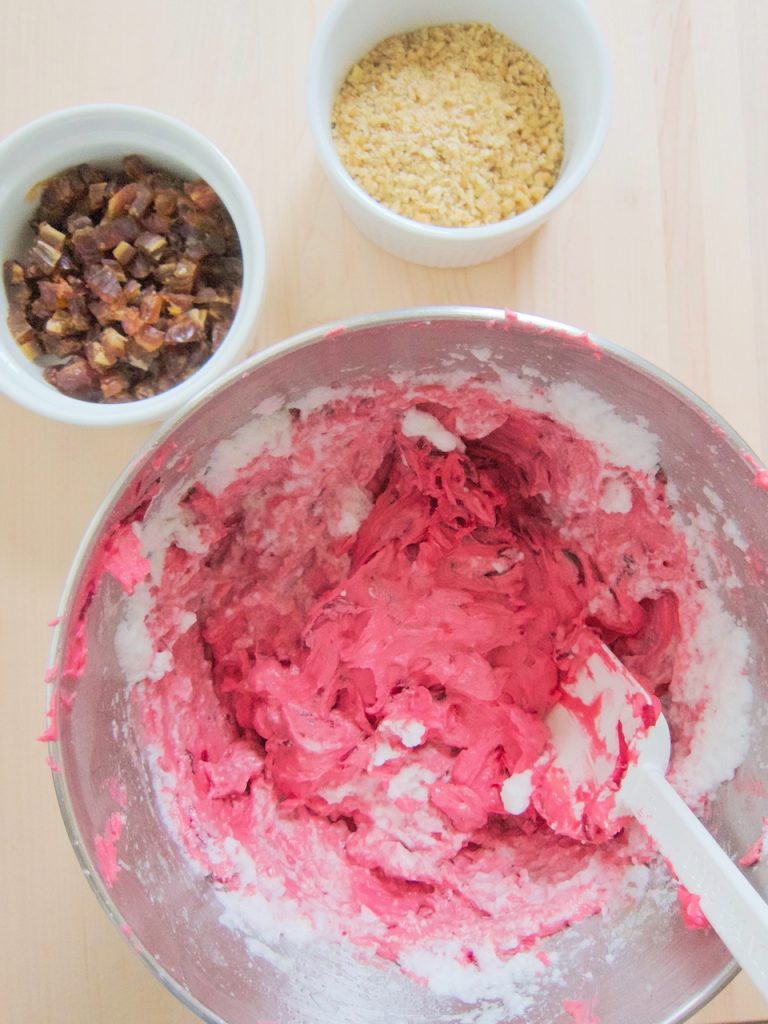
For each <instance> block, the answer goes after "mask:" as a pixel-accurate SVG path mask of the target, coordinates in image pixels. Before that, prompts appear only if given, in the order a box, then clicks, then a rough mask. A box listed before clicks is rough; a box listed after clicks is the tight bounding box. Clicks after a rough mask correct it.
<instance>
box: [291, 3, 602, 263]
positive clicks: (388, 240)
mask: <svg viewBox="0 0 768 1024" xmlns="http://www.w3.org/2000/svg"><path fill="white" fill-rule="evenodd" d="M467 21H474V22H487V23H489V24H491V25H493V26H494V27H495V28H496V29H497V30H498V31H500V32H503V33H505V34H506V35H507V36H509V37H510V38H511V39H512V40H514V42H516V43H518V44H519V45H520V46H522V47H523V48H524V49H526V50H528V51H529V52H530V53H532V54H533V55H534V56H535V57H537V58H538V59H539V60H540V61H541V62H542V63H543V64H544V65H545V67H546V68H547V70H548V71H549V75H550V79H551V81H552V85H553V86H554V88H555V90H556V92H557V94H558V96H559V97H560V103H561V106H562V110H563V120H564V125H565V155H564V159H563V166H562V170H561V172H560V176H559V178H558V180H557V182H556V184H555V186H554V187H553V188H552V190H551V191H550V192H549V193H548V194H547V195H546V196H545V197H544V199H542V200H541V202H539V203H537V204H536V205H535V206H533V207H531V209H529V210H526V211H525V212H524V213H520V214H518V215H517V216H515V217H511V218H509V219H507V220H504V221H500V222H499V223H497V224H486V225H482V226H479V227H466V228H446V227H437V226H433V225H429V224H422V223H419V222H417V221H414V220H410V219H408V218H407V217H403V216H401V215H400V214H397V213H394V212H393V211H392V210H389V209H387V207H385V206H383V205H382V204H381V203H378V202H376V200H375V199H372V198H371V196H370V195H368V193H367V192H365V191H364V190H363V189H362V188H361V187H360V186H359V185H358V184H357V183H356V182H355V181H354V180H353V179H352V177H351V176H350V175H349V173H348V172H347V171H346V170H345V168H344V166H343V164H342V162H341V160H340V159H339V157H338V154H337V152H336V148H335V146H334V143H333V139H332V137H331V110H332V108H333V101H334V99H335V97H336V94H337V92H338V90H339V88H340V86H341V84H342V82H343V81H344V79H345V77H346V75H347V73H348V72H349V69H350V68H351V67H352V65H353V64H354V63H355V62H356V61H358V60H359V59H360V58H361V57H363V56H364V55H365V54H366V53H368V51H369V50H371V49H372V48H373V47H374V46H375V45H376V44H377V43H379V42H380V41H381V40H383V39H385V38H387V37H388V36H390V35H395V34H397V33H400V32H408V31H412V30H413V29H416V28H420V27H423V26H426V25H438V24H446V23H448V22H467ZM611 83H612V76H611V68H610V61H609V58H608V52H607V50H606V47H605V44H604V42H603V40H602V37H601V35H600V32H599V30H598V28H597V26H596V24H595V22H594V20H593V18H592V16H591V14H590V13H589V11H588V10H587V8H586V6H585V5H584V3H583V2H582V0H546V2H544V0H387V2H386V3H371V2H370V0H337V3H336V4H335V5H334V6H333V7H332V8H331V10H330V11H329V13H328V14H327V15H326V17H325V19H324V21H323V22H322V24H321V26H320V28H319V30H318V33H317V36H316V38H315V41H314V44H313V47H312V52H311V56H310V64H309V76H308V81H307V104H308V109H309V123H310V127H311V129H312V133H313V135H314V139H315V143H316V145H317V150H318V154H319V157H320V161H321V163H322V165H323V167H324V169H325V171H326V173H327V174H328V177H329V178H330V180H331V183H332V185H333V187H334V189H335V190H336V193H337V195H338V197H339V200H340V201H341V204H342V206H343V207H344V209H345V210H346V212H347V213H348V214H349V216H350V217H351V218H352V220H353V221H354V222H355V224H356V225H357V226H358V228H359V229H360V230H361V231H362V232H363V233H364V234H365V235H367V236H368V238H370V239H371V240H372V241H373V242H375V243H376V244H377V245H380V246H381V247H382V248H383V249H386V250H388V251H389V252H391V253H394V255H395V256H400V257H402V258H403V259H406V260H411V261H412V262H414V263H423V264H426V265H427V266H436V267H459V266H468V265H469V264H473V263H482V262H483V261H485V260H490V259H494V258H495V257H496V256H500V255H501V254H502V253H505V252H508V251H509V250H510V249H513V248H514V247H515V246H516V245H519V243H520V242H522V241H523V239H525V238H527V237H528V235H530V234H531V233H532V232H533V231H535V230H536V228H538V227H540V226H541V224H542V223H543V222H544V220H545V219H546V218H547V217H548V216H549V215H550V214H551V213H552V212H553V211H554V210H555V209H557V207H558V206H560V204H561V203H562V202H564V200H565V199H567V198H568V196H569V195H570V194H571V193H572V192H573V191H574V189H575V188H576V187H577V185H579V184H580V182H581V181H582V180H583V178H584V177H585V175H586V174H587V172H588V171H589V169H590V167H591V166H592V164H593V162H594V160H595V158H596V157H597V154H598V153H599V151H600V147H601V146H602V143H603V140H604V138H605V133H606V131H607V128H608V121H609V117H610V107H611V93H612V84H611Z"/></svg>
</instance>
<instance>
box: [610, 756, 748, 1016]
mask: <svg viewBox="0 0 768 1024" xmlns="http://www.w3.org/2000/svg"><path fill="white" fill-rule="evenodd" d="M621 802H622V804H623V805H624V806H625V807H626V808H627V809H628V810H630V811H631V812H632V813H633V814H634V816H635V817H636V818H637V820H638V821H639V822H640V824H641V825H643V827H644V828H645V830H646V831H647V832H648V835H649V836H650V837H651V839H652V840H653V841H654V843H655V845H656V848H657V849H658V851H659V853H661V855H662V856H663V857H666V858H667V860H668V861H669V862H670V864H671V865H672V867H673V868H674V871H675V874H676V875H677V877H678V878H679V880H680V882H681V883H682V884H683V885H684V886H685V887H686V889H688V890H689V892H691V893H693V894H695V895H697V896H698V897H699V898H700V901H701V903H700V905H701V909H702V911H703V913H704V914H705V915H706V917H707V920H708V921H709V923H710V924H711V925H712V927H713V928H714V929H715V931H716V932H717V934H718V935H719V936H720V938H721V939H722V940H723V942H724V943H725V945H726V946H727V947H728V949H729V950H730V951H731V953H732V954H733V956H734V958H735V959H736V960H737V961H738V962H739V964H740V965H741V966H742V967H743V969H744V970H745V971H746V973H747V974H748V975H749V976H750V978H751V979H752V981H753V982H754V983H755V985H756V986H757V988H758V989H759V990H760V992H761V993H762V995H763V997H764V998H765V999H768V904H766V903H765V902H764V901H763V900H762V899H761V897H760V894H759V893H758V892H757V891H756V890H755V889H754V888H753V887H752V886H751V885H750V883H749V882H748V881H747V879H746V878H745V877H744V875H743V874H742V873H741V871H740V870H739V869H738V868H737V867H736V865H735V864H734V863H733V861H731V860H730V858H729V857H728V855H727V854H726V853H725V851H724V850H723V849H722V848H721V847H720V846H719V845H718V844H717V843H716V842H715V840H714V839H713V838H712V836H711V835H710V833H709V832H708V831H707V829H706V828H705V827H704V826H703V825H702V824H701V822H700V821H699V819H698V818H697V817H696V815H695V814H693V812H692V811H691V810H690V808H689V807H688V806H687V804H686V803H685V802H684V801H683V800H682V799H681V798H680V797H679V796H678V794H677V793H676V791H675V790H674V789H673V788H672V786H671V785H670V784H669V783H668V782H667V780H666V779H665V777H664V775H663V774H662V773H661V771H659V770H658V768H654V767H653V766H650V765H637V766H635V768H634V769H633V770H632V777H631V779H630V778H628V779H627V781H626V783H625V785H624V786H622V790H621Z"/></svg>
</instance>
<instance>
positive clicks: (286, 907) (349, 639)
mask: <svg viewBox="0 0 768 1024" xmlns="http://www.w3.org/2000/svg"><path fill="white" fill-rule="evenodd" d="M312 406H313V403H309V404H307V405H306V406H305V407H303V409H302V411H301V412H300V411H299V410H298V409H297V410H294V411H293V412H290V411H283V412H279V413H277V414H275V415H274V416H273V417H272V420H271V426H270V428H269V429H270V431H271V433H270V434H269V437H270V440H269V441H268V442H264V441H263V438H262V441H261V442H260V452H259V454H258V455H257V456H256V457H255V458H253V459H251V460H250V461H249V460H248V458H244V459H243V460H242V463H243V468H242V469H241V470H240V471H239V472H238V473H234V472H232V473H231V474H230V475H229V476H230V477H231V482H227V478H226V477H222V476H221V474H219V475H218V476H217V475H216V472H214V473H213V474H212V475H211V476H210V477H207V476H206V475H205V474H204V475H202V476H201V477H200V478H199V479H198V480H197V481H196V482H194V483H193V485H192V486H190V487H189V489H188V490H187V491H186V492H185V493H183V494H182V495H180V499H179V501H178V507H177V510H176V520H177V522H176V525H175V526H174V527H173V530H172V532H171V534H170V535H169V536H170V538H171V539H170V543H168V541H167V537H166V539H165V542H164V543H163V544H162V545H161V544H160V542H159V541H158V539H157V537H156V536H154V535H153V533H152V528H151V527H150V526H149V525H146V524H144V525H142V524H139V523H136V524H134V526H133V527H132V529H133V530H134V531H135V533H136V535H137V536H138V537H139V539H140V540H141V542H142V551H143V554H144V556H145V557H147V558H148V559H149V562H151V564H152V566H153V572H152V575H151V577H150V584H149V586H148V589H147V584H139V587H138V588H137V589H138V590H139V591H140V590H141V589H142V587H144V588H145V590H146V593H147V596H146V604H145V605H142V606H141V608H142V609H143V611H142V621H143V624H142V625H141V629H143V630H145V631H146V632H145V633H144V634H142V635H144V636H146V633H148V637H149V640H150V642H151V652H150V653H148V655H147V662H148V663H149V662H150V661H151V663H152V666H153V668H152V670H151V671H148V672H147V673H145V676H144V678H143V679H142V680H141V681H140V682H139V684H138V685H137V686H136V688H135V690H134V698H135V702H136V707H137V709H138V712H139V714H140V716H141V721H142V722H143V727H144V730H145V735H146V741H147V744H148V747H149V749H150V752H151V756H152V757H153V758H154V761H155V765H156V774H157V779H158V794H159V799H160V801H161V804H162V806H163V810H164V813H165V815H166V819H167V821H168V824H169V827H170V828H171V829H172V831H173V832H174V834H175V835H176V836H177V838H178V840H179V842H180V843H181V844H182V845H183V848H184V849H185V851H186V853H187V855H188V856H189V857H190V858H191V859H192V860H193V861H194V862H196V863H197V864H198V865H199V866H200V868H201V870H203V871H205V872H206V873H207V874H208V875H210V877H211V879H212V883H213V884H215V885H216V886H217V887H219V888H220V889H221V890H222V892H224V893H230V894H238V896H239V897H241V898H242V900H243V902H244V904H245V903H247V902H248V901H249V900H250V901H252V903H253V906H254V916H255V917H258V916H259V915H261V917H262V919H263V918H264V915H265V914H266V915H268V914H269V913H270V908H272V911H273V913H274V917H275V919H276V920H278V921H281V922H283V924H284V932H285V934H286V936H287V937H288V938H290V937H291V934H292V933H291V928H293V929H294V931H296V932H297V933H299V932H301V930H302V927H303V929H304V935H305V936H306V933H307V931H309V932H310V933H312V934H317V935H320V936H322V937H324V938H331V939H334V940H335V939H339V938H346V939H347V940H349V941H351V942H352V943H355V944H359V945H360V946H362V947H365V948H368V949H370V948H373V949H375V950H376V951H377V952H378V953H379V954H380V955H381V956H383V957H385V958H387V959H390V960H395V961H398V962H400V963H401V966H403V967H404V969H406V970H410V971H411V972H412V973H414V974H415V975H417V976H418V975H419V973H420V971H419V967H418V959H414V957H413V956H412V954H413V953H414V951H418V950H419V949H422V948H428V949H431V950H435V949H439V948H443V947H444V948H446V949H449V950H452V951H453V953H454V954H455V956H456V957H457V958H458V959H459V960H460V961H463V962H464V963H465V964H473V963H477V962H479V961H480V960H481V958H482V956H485V955H486V952H487V950H489V949H490V950H492V951H493V954H494V955H495V956H498V957H501V958H502V959H503V958H505V957H507V956H509V955H512V954H513V953H515V952H518V951H521V950H526V949H538V948H539V946H538V943H539V941H540V940H541V938H542V937H543V936H546V935H549V934H552V933H554V932H556V931H558V930H559V929H561V928H563V927H564V926H565V925H567V924H569V923H572V922H575V921H578V920H580V919H582V918H584V917H586V916H588V915H591V914H593V913H596V912H598V911H599V910H600V909H601V908H603V907H604V905H605V904H606V902H610V901H615V900H620V899H622V898H628V897H626V895H625V893H624V880H625V876H626V872H627V868H628V867H629V866H630V865H632V864H636V863H644V862H646V861H647V860H648V859H649V858H650V857H651V855H652V851H651V850H650V848H649V846H648V843H647V841H646V839H645V837H644V836H643V834H642V833H641V831H640V829H639V828H638V827H636V826H633V825H629V826H628V827H626V828H624V829H622V830H621V831H620V832H619V833H618V834H617V835H615V836H609V835H605V834H602V833H601V834H596V835H593V834H591V832H590V829H589V826H588V823H585V826H584V834H583V835H580V836H578V837H576V838H574V837H571V836H568V835H561V834H558V833H557V832H556V831H553V829H552V828H551V827H550V824H549V820H548V819H545V818H544V817H542V815H541V814H540V808H541V807H542V806H543V805H546V795H547V794H546V778H545V777H543V776H542V773H541V772H538V773H537V772H536V771H535V770H534V769H535V768H536V766H537V762H539V759H540V758H542V756H543V755H544V754H545V751H546V747H547V742H548V729H547V727H546V725H545V724H544V721H543V719H544V716H545V715H546V714H547V712H549V711H550V710H551V709H552V707H553V706H554V705H555V704H556V703H557V702H558V700H559V697H560V689H559V687H560V683H561V681H562V680H563V678H564V676H565V674H566V673H567V670H568V667H569V664H570V658H571V649H572V646H573V644H574V641H575V638H576V637H577V636H578V635H579V633H580V632H581V631H583V630H584V629H585V628H586V629H589V630H592V631H594V633H595V634H596V635H597V636H599V637H600V638H601V639H602V640H603V641H605V642H606V643H607V644H608V645H609V646H610V647H611V648H612V650H613V651H614V652H615V653H616V654H617V655H618V656H619V658H620V659H621V660H622V661H623V662H624V663H625V664H626V665H627V666H628V667H629V668H630V669H631V671H632V672H633V673H634V674H635V675H636V676H637V677H638V678H639V679H640V680H641V681H642V682H643V683H644V685H646V686H647V688H648V689H649V690H650V691H652V692H653V693H655V694H656V695H657V696H659V697H661V698H662V701H663V702H664V703H665V705H666V706H667V710H668V713H669V714H670V717H671V719H672V722H673V731H674V735H675V739H676V747H675V751H676V753H675V756H677V757H680V758H684V757H685V755H686V754H687V752H688V751H689V750H690V749H691V746H692V744H693V735H694V730H695V721H694V716H693V715H692V714H691V713H690V712H689V711H688V710H687V709H686V708H685V707H684V706H683V701H682V698H681V699H680V701H679V703H676V696H675V695H676V690H677V687H678V686H679V685H680V684H679V682H678V677H679V675H680V673H681V672H682V670H683V669H684V668H685V664H686V662H687V661H688V660H690V658H691V657H692V654H691V651H692V644H693V641H692V639H691V638H692V636H693V634H694V632H695V622H696V619H697V616H698V615H699V612H700V608H701V604H700V602H701V595H702V593H703V591H705V590H706V584H705V582H704V581H702V580H701V579H700V577H699V574H698V573H697V570H696V569H695V567H694V560H693V559H692V556H691V552H690V551H689V548H688V545H687V543H686V540H685V539H684V537H683V535H682V534H681V533H680V532H679V531H678V530H676V529H675V527H674V525H673V523H672V513H671V510H670V507H669V503H668V500H667V497H666V493H665V478H664V475H663V473H662V472H661V471H659V472H658V473H656V474H655V475H654V472H653V471H652V472H650V473H648V472H642V471H639V470H634V469H631V468H629V467H626V466H616V465H612V464H610V463H609V462H607V461H606V458H605V456H604V454H601V453H600V452H599V451H598V449H597V447H596V446H595V445H594V444H592V443H591V442H589V441H587V440H584V439H583V438H581V437H580V436H578V434H577V433H576V432H575V431H574V430H573V429H572V428H570V427H568V426H566V425H563V424H561V423H559V422H556V421H555V420H554V419H553V418H552V417H551V416H550V415H547V414H545V413H542V412H535V411H530V410H525V409H522V408H519V407H517V406H516V405H515V404H513V403H512V402H511V401H509V400H505V399H504V398H503V397H501V396H500V395H499V394H498V393H497V392H494V393H490V392H488V391H485V390H483V389H482V388H481V387H480V386H472V385H468V384H465V385H464V386H462V387H461V388H458V389H456V390H452V389H451V388H449V387H447V386H442V385H437V384H432V385H423V386H420V387H418V388H416V389H415V390H414V389H413V388H412V389H411V390H410V391H409V392H406V391H405V390H404V389H403V388H400V387H398V386H396V385H395V384H393V383H392V382H391V381H377V382H376V383H375V385H372V386H371V387H370V388H368V389H365V391H361V392H360V393H359V394H352V395H350V394H349V393H347V392H340V393H339V394H338V395H337V396H336V397H334V396H333V395H332V394H329V395H328V396H327V399H326V400H325V401H320V400H319V399H318V401H317V402H315V403H314V407H312ZM214 484H215V485H214ZM150 518H151V517H148V521H149V519H150ZM129 547H130V545H129V544H125V543H123V544H121V546H120V550H121V551H123V552H126V551H128V549H129ZM147 564H149V563H144V565H147ZM130 642H131V641H130V638H129V645H130ZM147 676H149V678H147ZM705 701H706V695H703V696H702V707H703V706H704V702H705ZM726 771H727V769H726ZM273 931H274V929H273ZM441 944H442V946H441ZM481 951H483V952H481ZM541 956H542V959H543V960H545V959H546V957H545V954H544V953H543V952H542V954H541Z"/></svg>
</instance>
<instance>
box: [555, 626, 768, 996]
mask: <svg viewBox="0 0 768 1024" xmlns="http://www.w3.org/2000/svg"><path fill="white" fill-rule="evenodd" d="M574 655H575V657H574V669H573V671H572V673H571V677H570V678H569V679H568V680H566V682H565V683H564V684H563V686H562V692H563V695H562V699H561V702H560V703H559V704H558V705H556V706H555V708H554V709H553V711H552V712H551V713H550V715H549V716H548V718H547V724H548V726H549V728H550V732H551V736H552V741H551V751H550V756H549V760H548V761H547V762H546V763H541V764H540V766H539V768H537V771H538V770H541V771H543V772H546V779H547V783H548V785H547V786H546V787H537V791H538V792H542V788H543V789H544V790H545V795H544V796H542V797H541V798H538V797H537V798H536V800H535V803H536V804H537V809H538V810H539V812H540V813H541V814H542V816H543V817H544V818H545V820H547V821H549V823H550V824H551V825H552V826H553V827H554V828H556V829H558V830H560V831H562V832H565V834H570V835H573V836H574V837H575V838H580V839H584V838H594V837H597V838H599V837H600V835H603V836H605V835H611V834H614V833H615V832H616V831H618V829H619V828H620V827H621V825H620V822H617V819H620V818H621V817H625V818H626V817H627V816H629V815H632V816H634V817H635V818H637V820H638V821H639V822H640V824H641V825H642V826H643V828H644V829H645V830H646V832H647V833H648V835H649V837H650V838H651V840H652V841H653V843H654V844H655V846H656V848H657V850H658V851H659V853H661V855H662V856H663V857H665V858H666V859H667V861H668V862H669V863H670V864H671V866H672V868H673V869H674V872H675V874H676V875H677V877H678V879H679V881H680V882H681V883H682V885H684V886H685V888H686V889H688V891H689V892H690V893H692V894H694V895H696V896H698V897H699V899H700V904H699V905H700V907H701V910H702V912H703V913H704V914H705V915H706V917H707V920H708V921H709V923H710V924H711V925H712V927H713V928H714V929H715V931H716V932H717V934H718V935H719V936H720V938H721V939H722V940H723V942H724V943H725V945H726V946H727V947H728V949H729V950H730V951H731V953H732V954H733V956H734V958H735V959H736V960H737V961H738V962H739V964H740V965H741V966H742V967H743V969H744V970H745V971H746V973H747V974H748V975H749V976H750V978H751V979H752V981H753V982H754V983H755V985H756V986H757V988H758V989H759V990H760V992H761V993H762V994H763V996H764V997H765V998H766V999H768V904H766V903H764V902H763V900H762V899H761V897H760V895H759V894H758V893H757V891H756V890H755V889H754V888H753V887H752V886H751V885H750V884H749V882H748V881H747V880H746V878H745V877H744V875H742V873H741V871H739V869H738V868H737V867H736V865H735V864H734V863H733V862H732V861H731V860H730V858H729V857H728V856H727V854H726V853H725V852H724V851H723V850H722V849H721V847H720V846H719V845H718V844H717V843H716V842H715V840H714V839H713V838H712V836H711V835H710V834H709V832H708V831H707V830H706V828H705V827H704V826H703V825H702V824H701V822H700V821H699V820H698V818H697V817H696V816H695V815H694V814H693V813H692V811H691V810H690V809H689V808H688V806H687V805H686V804H685V803H684V801H683V800H682V799H681V798H680V797H679V796H678V795H677V793H676V791H675V790H674V789H673V788H672V786H671V785H670V784H669V783H668V782H667V780H666V778H665V773H666V770H667V765H668V763H669V755H670V739H669V728H668V726H667V722H666V720H665V718H664V716H663V715H662V714H661V710H660V705H659V702H658V700H656V698H655V697H652V696H650V695H649V694H648V693H647V692H646V691H645V690H644V689H643V687H642V686H641V685H640V683H639V682H638V681H637V680H636V679H635V678H634V677H633V676H632V675H631V674H630V673H629V672H628V670H627V669H626V668H625V667H624V666H623V665H622V664H621V662H620V661H618V659H617V658H616V657H615V656H614V655H613V654H612V652H611V651H609V650H608V648H607V647H605V646H604V645H603V644H602V643H601V642H600V641H599V640H598V639H597V638H596V637H595V636H593V635H592V634H590V633H587V634H584V635H583V636H582V637H581V638H580V639H579V642H578V644H577V647H576V649H575V651H574ZM550 782H551V786H550V785H549V783H550Z"/></svg>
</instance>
